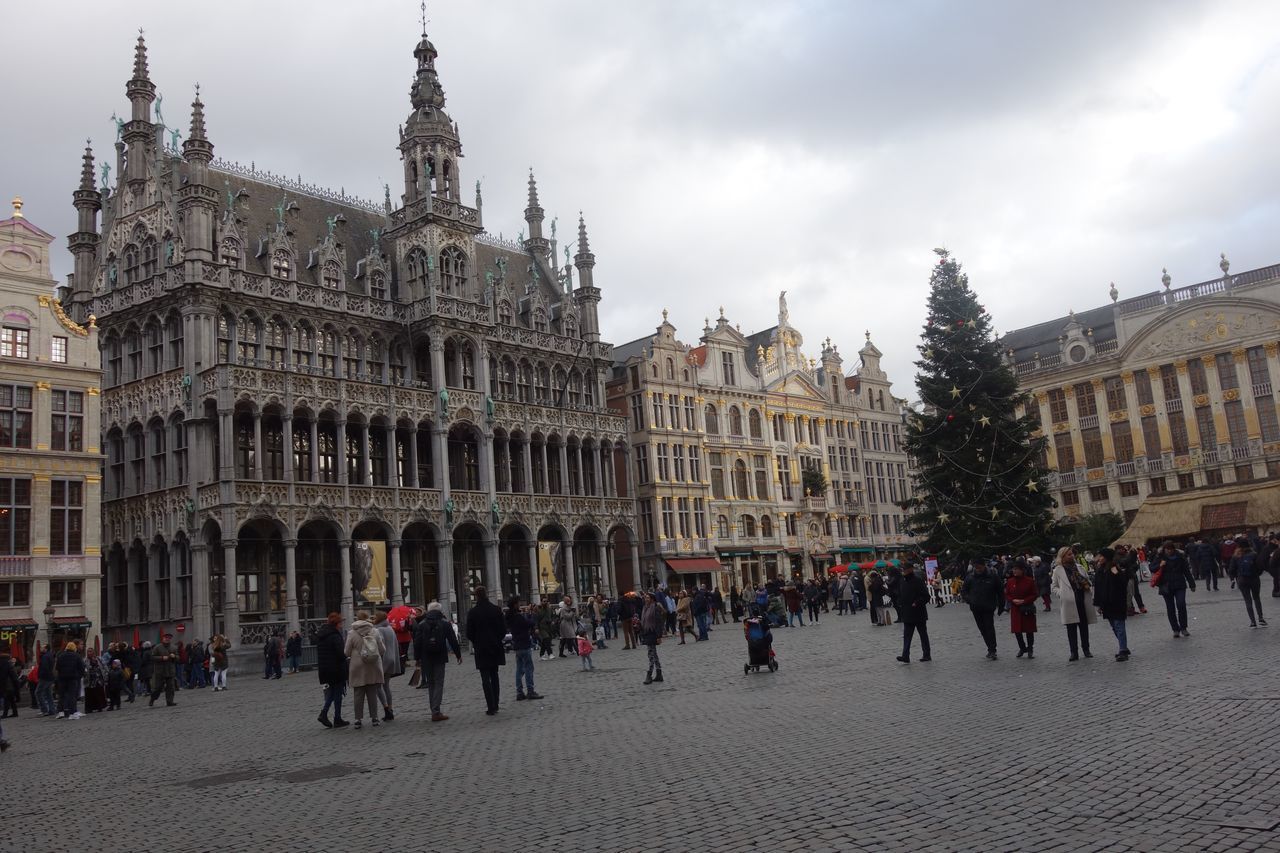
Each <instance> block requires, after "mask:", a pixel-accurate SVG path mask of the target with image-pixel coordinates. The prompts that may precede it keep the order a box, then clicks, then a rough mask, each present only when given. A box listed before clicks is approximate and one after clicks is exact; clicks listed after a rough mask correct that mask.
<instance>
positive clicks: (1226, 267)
mask: <svg viewBox="0 0 1280 853" xmlns="http://www.w3.org/2000/svg"><path fill="white" fill-rule="evenodd" d="M1218 257H1220V258H1221V259H1222V260H1220V261H1218V269H1220V270H1222V277H1223V278H1226V277H1227V272H1228V271H1230V269H1231V261H1229V260H1227V253H1226V252H1223V253H1221V254H1220V255H1218Z"/></svg>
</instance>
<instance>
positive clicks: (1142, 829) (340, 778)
mask: <svg viewBox="0 0 1280 853" xmlns="http://www.w3.org/2000/svg"><path fill="white" fill-rule="evenodd" d="M1150 599H1154V601H1152V600H1148V602H1147V603H1148V605H1151V604H1153V603H1154V604H1156V605H1157V606H1156V607H1153V608H1152V610H1151V613H1150V614H1149V615H1146V616H1141V617H1137V618H1134V619H1131V620H1130V623H1129V624H1130V645H1131V647H1132V649H1133V651H1134V657H1133V659H1132V660H1131V661H1129V662H1128V663H1124V664H1122V663H1116V662H1114V660H1113V659H1112V654H1113V653H1114V640H1113V638H1112V637H1111V635H1110V633H1109V632H1107V631H1106V628H1105V626H1103V625H1098V626H1095V627H1094V630H1093V636H1092V638H1093V652H1094V655H1095V657H1094V658H1093V659H1092V660H1081V661H1079V662H1078V663H1071V664H1069V663H1068V662H1067V660H1066V658H1067V648H1066V639H1065V632H1064V629H1063V628H1062V626H1061V625H1060V624H1058V617H1057V613H1056V612H1055V613H1053V614H1050V615H1047V616H1042V619H1041V629H1042V630H1041V633H1040V635H1039V637H1038V643H1037V649H1036V650H1037V656H1036V659H1035V660H1033V661H1027V660H1018V659H1015V658H1014V656H1013V654H1014V652H1015V651H1016V649H1015V648H1014V644H1013V642H1012V638H1011V637H1010V636H1009V635H1008V634H1006V633H1003V631H1005V630H1007V623H1006V622H1005V620H1003V619H1002V620H998V621H997V626H998V627H999V628H1000V629H1001V631H1002V633H1001V635H1000V641H1001V644H1002V645H1001V658H1000V660H999V661H997V662H989V661H986V660H985V659H984V658H983V655H984V653H985V649H984V647H983V645H982V642H981V640H980V638H979V636H978V633H977V631H976V629H975V628H974V625H973V621H972V618H971V617H970V615H969V613H968V611H967V609H965V608H963V607H962V606H959V605H950V606H947V607H945V608H943V609H941V610H933V611H932V613H931V616H932V617H933V618H932V620H931V621H930V629H931V634H932V639H933V647H934V653H933V656H934V660H933V662H932V663H927V664H925V663H918V662H913V663H912V664H910V665H909V666H905V665H902V664H899V663H897V662H895V661H894V659H893V658H894V656H895V655H896V654H897V653H898V652H899V650H900V642H901V634H900V630H899V628H898V627H897V626H894V627H893V628H874V627H872V626H871V625H870V623H869V620H868V618H867V616H866V614H865V613H859V614H857V615H856V616H845V617H838V616H836V615H835V614H834V613H832V614H828V615H824V617H823V619H822V621H821V623H820V624H819V625H817V626H811V627H806V628H804V629H798V628H797V629H788V630H778V631H776V632H775V635H776V643H775V647H776V649H777V652H778V660H779V662H780V664H781V667H780V670H779V672H777V673H776V674H772V675H771V674H768V673H761V674H758V675H750V676H744V675H743V671H742V664H743V663H744V662H745V659H746V652H745V644H744V642H743V640H742V635H741V632H740V630H739V628H738V626H735V625H732V624H729V625H722V626H718V627H717V628H716V629H715V631H714V633H713V635H712V640H711V641H710V642H707V643H698V644H693V643H689V644H687V645H684V646H680V645H677V644H675V643H674V642H673V641H671V640H670V639H668V640H667V641H666V642H664V643H663V644H662V645H661V647H660V654H661V657H662V659H663V663H664V672H665V674H666V681H665V683H663V684H661V685H653V686H648V687H646V686H644V685H643V684H642V683H641V681H642V679H643V674H644V672H643V671H644V666H645V657H644V652H643V651H624V650H623V649H622V644H621V643H620V642H619V643H617V644H613V643H611V644H610V647H609V648H608V649H607V650H604V651H598V652H597V653H596V654H595V656H594V657H595V659H596V660H595V662H596V666H597V670H596V671H595V672H594V673H583V672H581V671H580V670H579V666H578V663H577V661H575V660H571V659H570V660H557V661H555V662H549V663H542V662H539V663H537V673H536V675H537V688H538V690H539V691H540V692H542V693H544V694H545V695H546V697H547V698H546V699H544V700H543V701H541V702H516V701H514V699H515V696H514V690H513V689H512V682H513V679H514V671H513V670H514V668H513V666H511V665H509V666H508V667H506V668H505V669H504V670H503V691H504V697H503V705H502V710H501V712H500V713H499V714H498V715H497V716H496V717H494V718H488V717H486V716H485V715H484V713H483V711H484V706H483V700H482V697H481V692H480V683H479V677H478V675H477V673H476V672H475V670H474V668H473V667H472V665H471V662H470V660H469V659H464V662H463V665H462V666H451V667H450V669H449V673H448V682H447V689H446V695H445V711H446V713H448V714H450V717H451V719H450V720H449V721H447V722H445V723H439V724H432V723H431V722H430V721H429V719H428V717H429V714H428V711H427V708H426V701H425V700H426V697H425V691H422V692H419V691H414V690H408V689H406V679H405V678H399V679H397V680H396V683H395V688H396V689H397V697H398V698H397V700H396V709H397V717H396V719H395V720H394V721H393V722H391V723H387V724H383V725H382V726H380V727H379V728H376V729H373V728H370V727H368V725H367V722H366V727H365V728H364V729H363V730H361V731H356V730H355V729H354V728H347V729H344V730H338V731H331V730H327V729H324V728H322V727H321V726H320V725H319V724H318V723H317V722H316V720H315V715H316V712H317V711H318V710H319V706H320V689H319V686H318V684H317V681H316V676H315V675H314V674H313V673H304V674H301V675H294V676H286V678H285V679H284V680H282V681H279V682H276V681H272V682H264V681H263V680H262V679H261V678H259V677H255V676H243V677H240V678H238V679H233V680H232V682H231V689H230V690H228V691H227V692H226V693H219V694H213V693H210V692H209V691H208V690H202V691H183V692H181V693H180V694H179V696H178V706H177V707H176V708H172V709H166V708H163V707H159V706H157V707H156V708H154V709H148V708H147V706H146V703H145V702H138V703H135V704H133V705H125V707H124V710H123V711H121V712H116V713H108V714H100V715H99V714H95V715H91V716H87V717H85V718H84V719H81V720H78V721H68V722H63V721H51V720H45V719H42V718H39V717H38V716H36V715H35V713H34V712H32V711H29V710H27V709H26V708H24V709H23V710H22V713H21V716H20V717H19V718H18V719H16V720H14V719H9V720H6V721H5V733H6V736H7V737H8V738H9V740H10V741H12V743H13V748H12V749H11V750H10V751H9V752H8V753H7V754H6V755H5V756H4V758H3V759H2V761H3V765H2V766H3V767H4V770H5V773H4V778H5V779H6V780H8V782H9V785H8V791H9V794H8V796H9V800H10V806H9V814H10V816H11V817H12V818H13V820H12V821H11V822H10V823H9V826H8V828H7V830H6V842H5V843H4V844H3V845H2V846H3V848H4V849H5V850H24V851H54V850H77V851H107V850H110V851H116V850H139V849H149V850H157V851H159V850H164V851H172V853H179V851H221V850H271V851H277V853H284V852H285V851H317V850H330V849H351V850H371V849H382V848H389V849H397V850H510V849H522V848H536V849H547V850H568V851H573V850H636V849H652V850H679V851H686V850H687V851H737V850H755V849H769V850H790V849H804V850H855V849H866V850H913V851H919V850H984V851H994V850H1011V851H1012V850H1052V849H1061V850H1136V851H1166V850H1167V851H1173V850H1227V849H1240V850H1261V849H1266V850H1280V835H1277V832H1276V829H1277V828H1278V827H1280V803H1278V802H1277V799H1276V783H1277V779H1278V778H1280V775H1278V774H1277V770H1276V760H1277V757H1280V735H1277V724H1278V723H1280V684H1278V683H1277V681H1278V679H1277V675H1276V671H1275V665H1274V654H1275V649H1276V647H1277V643H1278V642H1280V636H1278V635H1277V634H1278V632H1280V628H1272V629H1270V630H1258V631H1250V630H1249V629H1248V628H1247V627H1246V626H1247V622H1246V620H1245V618H1244V612H1243V607H1242V606H1241V602H1240V599H1239V597H1238V596H1237V595H1236V593H1235V592H1233V591H1228V590H1227V589H1225V588H1224V589H1223V590H1222V591H1220V592H1217V593H1205V592H1203V591H1202V592H1198V593H1195V594H1193V595H1192V597H1191V602H1190V610H1191V614H1192V624H1191V633H1192V636H1191V638H1190V639H1188V640H1178V641H1174V640H1173V639H1171V637H1170V634H1169V632H1168V630H1167V625H1166V621H1165V617H1164V615H1163V609H1162V608H1161V607H1160V606H1159V605H1160V604H1161V602H1160V600H1159V599H1158V598H1157V597H1156V596H1154V595H1151V596H1150ZM1268 601H1269V599H1268ZM916 656H917V657H918V651H917V655H916ZM509 660H510V658H509ZM161 704H162V703H161ZM350 704H351V702H350V696H348V700H347V707H346V708H345V709H344V713H345V714H346V715H347V717H348V718H350V717H351V716H352V714H351V710H350ZM144 837H145V839H146V840H145V842H144V840H143V839H144Z"/></svg>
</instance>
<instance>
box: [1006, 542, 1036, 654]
mask: <svg viewBox="0 0 1280 853" xmlns="http://www.w3.org/2000/svg"><path fill="white" fill-rule="evenodd" d="M1039 597H1040V591H1039V588H1038V587H1037V586H1036V582H1035V579H1034V578H1032V577H1031V576H1029V575H1028V574H1027V563H1026V561H1025V560H1023V559H1022V558H1021V557H1019V558H1018V559H1017V560H1016V561H1014V564H1013V569H1012V571H1011V573H1010V575H1009V577H1008V578H1007V579H1006V580H1005V582H1004V598H1005V601H1006V602H1007V603H1008V607H1009V630H1010V631H1011V632H1012V633H1013V636H1014V637H1015V638H1016V639H1017V640H1018V657H1022V656H1023V655H1026V656H1027V659H1028V660H1031V659H1032V658H1034V657H1035V656H1036V599H1037V598H1039Z"/></svg>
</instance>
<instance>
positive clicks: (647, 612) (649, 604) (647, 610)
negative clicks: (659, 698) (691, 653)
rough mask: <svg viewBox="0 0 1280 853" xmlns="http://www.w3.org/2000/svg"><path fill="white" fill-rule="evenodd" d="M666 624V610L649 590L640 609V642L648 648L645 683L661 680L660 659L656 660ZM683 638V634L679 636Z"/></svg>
mask: <svg viewBox="0 0 1280 853" xmlns="http://www.w3.org/2000/svg"><path fill="white" fill-rule="evenodd" d="M665 625H666V612H665V611H664V610H663V608H662V605H661V604H659V603H658V599H657V596H655V595H654V594H653V593H651V592H646V593H645V594H644V609H643V610H641V611H640V642H641V643H643V644H644V645H645V648H647V649H648V650H649V670H648V673H647V674H646V675H645V677H644V683H645V684H653V683H654V682H655V681H659V682H660V681H662V661H660V660H658V644H659V643H661V642H662V630H663V628H664V627H665ZM680 639H681V641H682V642H683V640H684V635H683V634H682V635H681V637H680Z"/></svg>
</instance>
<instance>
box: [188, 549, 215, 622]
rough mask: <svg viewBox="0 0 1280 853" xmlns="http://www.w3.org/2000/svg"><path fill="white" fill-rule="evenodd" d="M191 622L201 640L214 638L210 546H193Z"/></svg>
mask: <svg viewBox="0 0 1280 853" xmlns="http://www.w3.org/2000/svg"><path fill="white" fill-rule="evenodd" d="M191 621H192V623H193V626H192V627H193V630H194V631H195V635H196V636H197V637H199V638H200V639H201V640H208V639H209V638H210V637H212V636H213V616H212V614H211V613H210V612H209V546H208V545H204V544H200V543H193V544H192V545H191Z"/></svg>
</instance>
